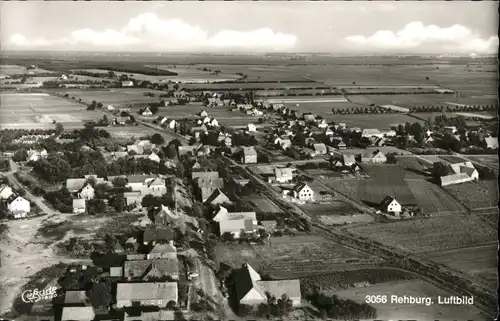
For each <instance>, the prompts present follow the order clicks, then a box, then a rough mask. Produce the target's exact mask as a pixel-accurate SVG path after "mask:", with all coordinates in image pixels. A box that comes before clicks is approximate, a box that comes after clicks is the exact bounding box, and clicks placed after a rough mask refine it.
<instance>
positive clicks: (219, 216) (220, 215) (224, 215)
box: [212, 205, 258, 224]
mask: <svg viewBox="0 0 500 321" xmlns="http://www.w3.org/2000/svg"><path fill="white" fill-rule="evenodd" d="M236 219H248V220H250V221H251V222H252V224H257V223H258V222H257V214H256V213H255V212H229V211H228V210H227V209H226V208H225V207H224V206H222V205H219V206H218V207H217V209H216V210H215V215H214V217H213V218H212V221H214V222H221V221H227V220H236Z"/></svg>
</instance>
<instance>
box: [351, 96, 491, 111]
mask: <svg viewBox="0 0 500 321" xmlns="http://www.w3.org/2000/svg"><path fill="white" fill-rule="evenodd" d="M349 100H351V101H352V102H355V103H360V104H366V105H368V104H372V103H373V104H379V105H384V104H393V105H397V106H400V107H406V108H409V107H417V106H432V105H434V106H450V108H451V107H452V105H449V104H447V103H456V104H463V105H493V104H497V103H498V101H497V100H496V99H485V98H481V99H479V98H455V97H454V96H453V95H450V94H421V95H410V94H408V95H350V96H349Z"/></svg>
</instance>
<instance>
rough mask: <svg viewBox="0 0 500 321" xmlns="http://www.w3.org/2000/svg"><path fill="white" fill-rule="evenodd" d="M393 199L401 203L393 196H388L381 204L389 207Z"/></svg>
mask: <svg viewBox="0 0 500 321" xmlns="http://www.w3.org/2000/svg"><path fill="white" fill-rule="evenodd" d="M393 201H396V203H398V204H399V202H398V201H397V200H396V199H395V198H394V197H392V196H386V197H385V198H384V199H383V200H382V202H380V206H382V207H387V206H389V205H390V204H391V203H392V202H393Z"/></svg>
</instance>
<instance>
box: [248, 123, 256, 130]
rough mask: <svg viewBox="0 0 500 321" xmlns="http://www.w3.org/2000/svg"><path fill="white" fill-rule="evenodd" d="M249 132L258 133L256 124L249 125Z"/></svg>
mask: <svg viewBox="0 0 500 321" xmlns="http://www.w3.org/2000/svg"><path fill="white" fill-rule="evenodd" d="M247 130H248V131H249V132H256V131H257V127H256V126H255V125H254V124H248V125H247Z"/></svg>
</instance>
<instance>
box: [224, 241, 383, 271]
mask: <svg viewBox="0 0 500 321" xmlns="http://www.w3.org/2000/svg"><path fill="white" fill-rule="evenodd" d="M214 256H215V261H216V263H217V264H220V263H225V264H228V265H230V266H232V267H238V266H241V265H242V264H243V263H246V262H248V263H249V264H250V265H252V266H253V267H254V268H256V269H257V270H262V271H264V272H265V273H269V274H272V275H273V276H276V277H299V276H305V275H310V274H321V273H323V274H324V273H328V272H332V271H337V270H344V269H345V266H346V263H349V265H351V267H352V266H353V265H355V264H376V263H380V262H381V261H380V259H378V258H375V257H372V256H368V255H367V254H364V253H361V252H357V251H355V250H351V249H349V248H346V247H344V246H342V245H339V244H335V243H331V242H329V241H328V240H326V239H324V238H321V237H317V236H309V235H306V236H294V237H288V236H283V237H276V238H271V239H270V243H269V244H266V245H250V244H219V245H217V246H216V247H215V249H214Z"/></svg>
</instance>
